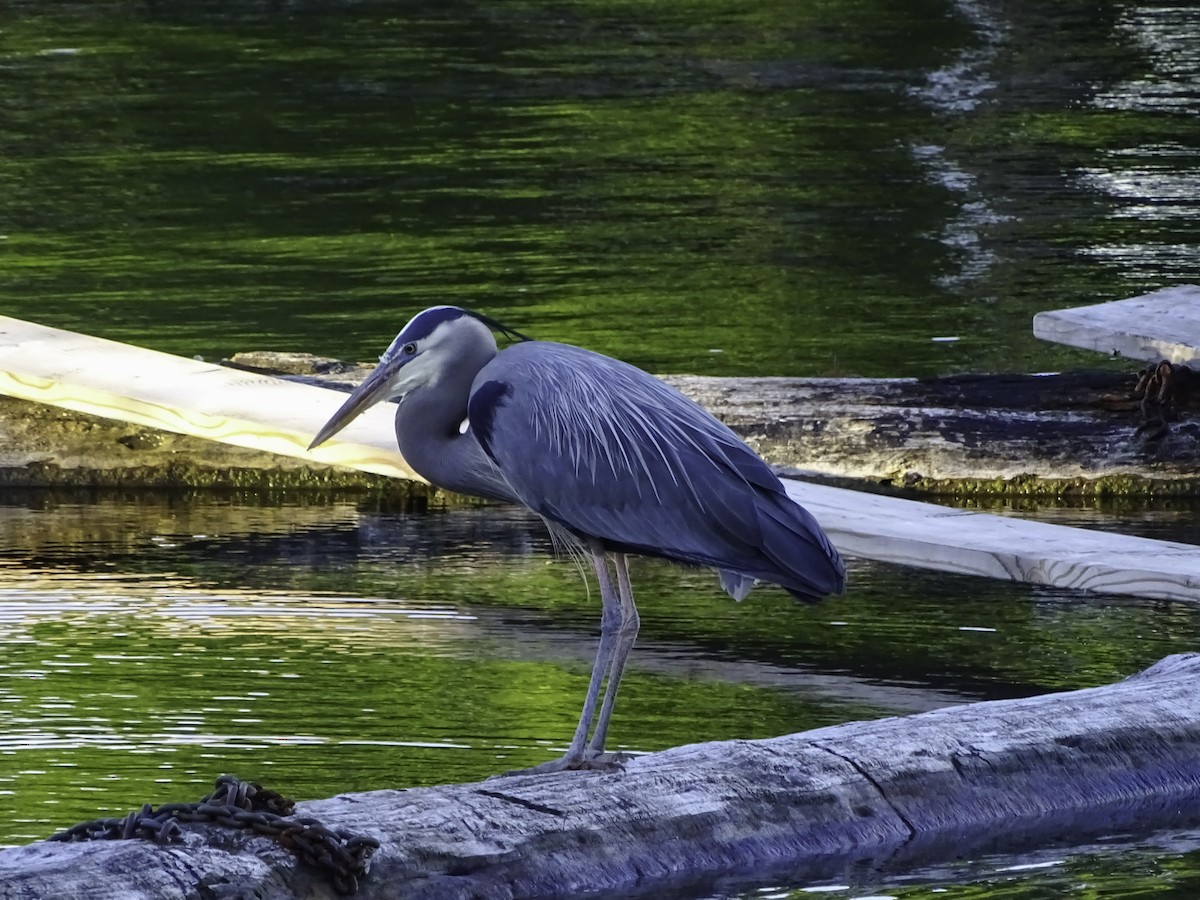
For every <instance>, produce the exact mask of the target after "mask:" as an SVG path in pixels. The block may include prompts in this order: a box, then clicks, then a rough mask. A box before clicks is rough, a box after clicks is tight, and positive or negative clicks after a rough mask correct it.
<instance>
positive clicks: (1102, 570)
mask: <svg viewBox="0 0 1200 900" xmlns="http://www.w3.org/2000/svg"><path fill="white" fill-rule="evenodd" d="M787 489H788V493H789V494H790V495H791V496H792V497H793V498H794V499H795V500H797V501H798V502H800V503H801V504H803V505H804V506H805V507H806V508H807V509H808V510H809V511H810V512H811V513H812V514H813V515H814V516H816V518H817V520H818V521H819V522H820V523H821V525H822V526H823V527H825V528H826V530H828V532H829V536H830V538H832V539H833V542H834V543H835V544H836V545H837V547H838V549H840V550H842V551H844V552H845V553H846V554H848V555H850V556H861V557H865V558H867V559H877V560H881V561H884V562H894V563H901V564H904V565H912V566H918V567H920V568H927V569H937V570H940V571H944V572H963V573H967V574H972V575H985V576H987V577H990V578H1001V579H1011V580H1013V581H1026V582H1031V583H1033V584H1045V585H1052V586H1055V587H1064V588H1079V589H1085V590H1093V591H1103V592H1106V593H1114V594H1130V595H1134V596H1139V597H1152V598H1157V599H1163V600H1186V601H1191V602H1196V601H1200V547H1197V546H1196V545H1194V544H1182V543H1177V542H1174V541H1159V540H1153V539H1151V538H1141V537H1133V536H1131V535H1124V534H1115V533H1113V532H1106V531H1093V530H1090V529H1085V528H1071V527H1067V526H1064V525H1052V524H1049V523H1047V522H1030V521H1028V520H1025V519H1018V518H1011V517H1008V516H997V515H991V514H989V513H980V512H972V511H970V510H961V509H950V508H946V507H942V506H935V505H933V504H930V503H918V502H916V501H913V500H903V499H900V498H897V497H884V496H878V495H871V494H863V493H860V492H856V491H846V490H843V489H839V488H831V487H826V486H824V485H818V484H809V483H805V482H796V481H788V482H787Z"/></svg>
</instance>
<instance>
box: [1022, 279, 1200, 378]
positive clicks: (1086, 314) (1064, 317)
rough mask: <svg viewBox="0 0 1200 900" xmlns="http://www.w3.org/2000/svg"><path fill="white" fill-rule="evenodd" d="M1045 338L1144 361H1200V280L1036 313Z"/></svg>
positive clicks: (1036, 333)
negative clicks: (1084, 304) (1091, 304)
mask: <svg viewBox="0 0 1200 900" xmlns="http://www.w3.org/2000/svg"><path fill="white" fill-rule="evenodd" d="M1033 334H1034V336H1035V337H1039V338H1041V339H1042V340H1044V341H1053V342H1055V343H1058V344H1069V345H1070V346H1072V347H1082V348H1084V349H1085V350H1099V351H1100V352H1101V353H1107V354H1109V355H1111V356H1123V357H1126V358H1127V359H1138V360H1143V361H1145V362H1158V361H1159V360H1163V359H1166V360H1170V361H1171V362H1173V363H1184V364H1191V363H1196V362H1198V361H1200V285H1195V284H1180V285H1175V286H1174V287H1168V288H1163V289H1161V290H1158V291H1153V292H1151V293H1149V294H1142V295H1141V296H1140V297H1130V298H1129V299H1128V300H1116V301H1113V302H1110V303H1097V304H1095V305H1093V306H1077V307H1074V308H1073V309H1055V310H1051V311H1049V312H1041V313H1038V314H1037V315H1036V316H1034V317H1033Z"/></svg>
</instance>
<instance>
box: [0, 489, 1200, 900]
mask: <svg viewBox="0 0 1200 900" xmlns="http://www.w3.org/2000/svg"><path fill="white" fill-rule="evenodd" d="M1196 512H1197V510H1196V509H1195V507H1194V506H1183V507H1179V506H1174V507H1171V506H1168V507H1164V508H1162V509H1158V510H1139V511H1136V512H1132V511H1129V510H1121V509H1076V510H1070V509H1056V510H1055V509H1052V510H1045V511H1042V512H1041V513H1037V512H1036V511H1031V510H1025V511H1024V512H1023V514H1025V515H1030V514H1039V515H1043V516H1045V517H1048V518H1051V519H1055V520H1058V521H1065V522H1072V523H1077V524H1093V525H1095V524H1103V525H1106V526H1108V527H1119V528H1121V529H1123V530H1141V531H1145V532H1148V533H1161V532H1169V533H1171V534H1175V535H1177V536H1180V537H1183V538H1185V539H1197V538H1198V537H1200V535H1197V534H1196V533H1195V526H1194V524H1190V523H1194V522H1195V521H1196ZM550 550H551V548H550V547H549V545H548V541H547V538H546V536H545V534H544V530H543V528H542V526H541V524H540V522H538V521H536V520H534V519H533V518H532V517H530V516H528V515H525V514H523V513H520V512H518V511H515V510H508V509H498V508H488V509H481V508H461V509H449V510H437V511H430V512H404V511H400V510H388V509H381V508H378V506H377V505H373V504H371V503H368V502H366V501H363V500H361V499H359V500H355V499H354V498H353V497H338V496H333V497H312V496H307V497H305V496H297V497H275V498H270V499H269V500H268V499H263V498H257V499H256V498H250V497H236V496H231V497H224V498H221V497H217V496H214V495H211V494H200V495H194V496H174V497H172V496H168V495H161V494H160V495H145V494H141V495H134V496H119V495H99V496H97V495H69V494H68V495H64V494H53V493H47V492H27V493H13V492H9V493H8V494H6V495H5V496H4V497H3V498H0V557H2V559H3V564H2V566H0V844H3V843H22V842H26V841H29V840H33V839H36V838H38V837H42V836H45V835H47V834H49V833H50V832H52V831H54V830H55V829H58V828H61V827H65V826H68V825H71V824H74V823H75V822H77V821H82V820H84V819H89V818H93V817H95V816H98V815H118V814H122V813H124V812H126V811H128V810H129V809H131V808H135V807H137V806H139V805H140V804H141V803H142V802H166V801H169V800H184V799H195V798H197V797H199V796H200V795H201V794H203V793H205V792H206V790H207V788H208V786H209V784H210V783H211V781H212V779H213V778H214V777H215V776H216V775H217V774H220V773H222V772H227V771H230V772H236V773H238V774H240V775H241V776H242V777H247V778H253V779H256V780H259V781H262V782H263V783H266V784H268V785H269V786H274V787H276V788H277V789H280V790H284V791H285V792H287V793H291V794H293V795H295V796H298V797H301V798H303V797H320V796H327V795H331V794H333V793H337V792H340V791H346V790H367V789H373V788H381V787H389V786H410V785H422V784H436V783H442V782H447V781H463V780H473V779H479V778H482V777H485V776H487V775H489V774H493V773H495V772H496V771H499V770H506V769H509V768H513V767H517V766H523V765H530V764H533V763H536V762H539V761H541V760H544V759H547V758H551V757H552V756H554V755H556V754H557V753H558V752H560V751H561V750H562V749H563V748H564V746H565V742H566V740H567V738H568V737H569V736H570V734H571V732H572V730H573V727H574V722H575V719H576V717H577V715H578V707H579V703H580V702H581V699H582V695H583V692H584V689H585V686H586V681H587V675H588V672H589V667H590V661H591V656H592V654H593V652H594V640H595V638H594V635H595V631H596V628H597V624H598V610H597V605H598V604H597V600H596V598H595V596H594V595H592V596H591V597H589V596H588V595H587V593H586V592H585V590H584V588H583V585H582V583H581V579H580V576H579V573H578V571H577V569H576V568H575V566H574V565H573V564H572V563H571V562H570V561H569V560H555V559H553V558H552V557H551V554H550ZM634 579H635V584H636V585H637V588H638V597H639V605H640V607H641V609H642V615H643V628H642V634H641V636H640V638H639V644H638V647H637V648H636V650H635V653H634V656H633V660H632V662H631V667H630V671H629V672H628V674H627V676H626V680H625V681H624V682H623V685H622V697H621V702H620V703H619V704H618V707H617V711H616V714H615V717H614V722H613V731H612V738H613V739H612V741H611V742H610V744H613V745H616V746H619V747H620V748H623V749H626V750H629V751H633V752H649V751H654V750H659V749H663V748H666V747H670V746H674V745H677V744H683V743H688V742H693V741H703V740H718V739H723V738H735V737H743V738H753V737H767V736H772V735H776V734H783V733H788V732H793V731H797V730H801V729H807V728H814V727H818V726H823V725H830V724H835V723H839V722H843V721H848V720H852V719H864V718H873V717H879V716H885V715H897V714H906V713H912V712H919V711H922V710H927V709H932V708H936V707H941V706H946V705H950V704H954V703H961V702H968V701H973V700H982V699H994V698H1004V697H1016V696H1025V695H1030V694H1036V693H1041V692H1045V691H1049V690H1059V689H1070V688H1078V687H1085V686H1091V685H1095V684H1101V683H1104V682H1108V681H1112V680H1114V679H1117V678H1120V677H1122V676H1124V675H1126V674H1129V673H1131V672H1134V671H1137V670H1139V669H1141V668H1143V667H1145V666H1147V665H1149V664H1150V663H1152V662H1154V661H1155V660H1157V659H1159V658H1161V657H1162V656H1164V655H1166V654H1168V653H1173V652H1183V651H1188V650H1193V649H1194V648H1195V647H1196V646H1197V642H1198V638H1200V610H1197V609H1196V608H1194V607H1192V606H1190V605H1185V604H1171V603H1160V602H1153V601H1144V600H1136V599H1123V598H1115V597H1106V596H1099V595H1081V594H1077V593H1073V592H1070V591H1065V590H1055V589H1048V588H1040V587H1032V586H1028V585H1013V584H1007V583H1000V582H996V581H992V580H988V579H979V578H971V577H967V576H949V575H939V574H937V573H932V572H920V571H905V570H901V569H898V568H896V567H893V566H888V565H883V564H877V563H869V562H863V561H858V560H852V561H851V589H850V591H849V593H848V594H847V596H845V597H842V598H839V599H837V600H834V601H830V602H827V603H824V604H821V605H818V606H814V607H804V606H798V605H796V604H795V603H794V602H793V601H791V600H790V599H789V598H788V597H787V596H786V595H785V594H783V593H782V592H781V591H778V590H774V589H760V590H759V591H756V592H755V594H754V595H752V597H751V598H750V599H749V600H747V601H746V602H744V603H742V604H735V603H733V602H731V601H729V600H728V599H727V598H726V597H725V596H724V595H723V594H721V593H720V592H719V591H718V589H717V585H716V579H715V578H714V577H713V576H711V574H709V573H707V572H700V571H692V570H684V569H680V568H678V567H674V566H670V565H667V564H663V563H657V562H652V561H641V562H639V564H638V565H637V566H636V568H635V570H634ZM1167 837H1170V838H1171V842H1169V843H1167V844H1164V843H1163V840H1164V839H1165V838H1167ZM1139 842H1140V843H1139ZM1196 846H1200V833H1196V834H1194V835H1193V834H1191V833H1184V834H1174V835H1164V836H1158V837H1157V838H1156V839H1155V840H1154V841H1151V840H1149V839H1148V836H1141V835H1133V836H1126V837H1124V838H1122V839H1121V840H1120V841H1118V842H1115V843H1114V842H1109V843H1107V844H1103V845H1098V846H1089V847H1085V848H1075V849H1072V848H1059V850H1057V851H1055V852H1053V853H1049V854H1048V855H1047V853H1042V854H1040V855H1035V856H1033V857H1027V856H1016V857H1014V856H1001V857H985V858H982V859H972V860H970V861H963V862H960V863H958V864H957V865H956V866H954V867H943V868H940V869H938V870H934V871H923V870H922V871H917V872H912V871H900V872H897V871H895V870H894V868H893V869H885V870H880V871H873V870H863V871H856V872H855V873H853V874H854V881H852V882H848V883H846V885H845V886H844V887H843V888H840V889H839V890H837V891H831V895H832V896H837V897H851V896H857V895H859V894H862V893H864V892H866V893H867V894H871V893H872V892H873V891H882V893H883V894H884V895H889V896H904V897H922V896H926V894H928V893H929V892H930V891H933V890H934V889H935V888H937V889H941V888H942V887H945V886H946V885H956V887H955V890H956V891H958V890H963V891H967V889H968V888H969V889H970V890H969V891H968V892H967V893H962V894H960V895H961V896H981V897H982V896H987V897H1038V896H1048V895H1049V894H1047V893H1046V892H1047V891H1051V890H1052V886H1053V885H1061V884H1068V883H1070V884H1073V883H1075V882H1078V881H1081V880H1089V879H1092V878H1099V879H1101V880H1102V881H1103V882H1104V883H1106V884H1109V885H1111V886H1113V887H1114V889H1115V888H1116V887H1117V886H1121V885H1131V886H1135V887H1136V886H1138V885H1142V886H1145V885H1148V884H1151V883H1157V879H1158V875H1153V877H1151V875H1150V874H1148V873H1149V872H1158V870H1159V869H1167V870H1169V871H1170V872H1172V873H1174V875H1173V877H1175V878H1177V879H1178V880H1180V881H1181V883H1184V884H1186V885H1190V886H1191V888H1192V889H1195V888H1197V887H1200V866H1198V865H1197V862H1198V861H1200V856H1198V855H1197V851H1196V849H1195V848H1196ZM1130 860H1136V861H1137V862H1136V864H1134V863H1133V862H1131V861H1130ZM1092 872H1100V873H1101V874H1096V875H1092V874H1088V875H1087V876H1086V878H1085V876H1084V874H1081V873H1092ZM1104 873H1107V874H1104ZM778 877H780V878H782V879H783V881H782V883H785V884H787V883H791V884H797V883H798V884H799V885H800V886H804V885H805V883H806V882H805V881H804V880H803V879H801V880H800V881H799V882H794V881H793V882H789V881H788V879H787V876H786V873H783V874H781V875H779V876H778ZM797 877H799V876H797ZM839 883H841V882H839ZM809 886H810V887H811V886H812V885H809ZM760 887H761V885H755V886H748V885H747V884H746V883H745V882H744V881H734V882H730V883H728V884H724V885H714V886H712V888H711V890H708V891H705V892H701V894H700V895H701V896H708V897H742V896H747V897H749V896H761V895H762V894H761V893H760V892H759V888H760ZM1057 889H1058V888H1053V890H1057ZM856 891H857V892H858V893H857V894H856V893H855V892H856ZM786 893H787V891H786V889H783V888H781V889H780V893H777V894H774V896H783V895H786ZM680 896H697V894H696V893H695V892H691V893H687V894H680ZM804 896H807V894H805V895H804ZM1181 896H1183V895H1181Z"/></svg>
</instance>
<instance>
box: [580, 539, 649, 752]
mask: <svg viewBox="0 0 1200 900" xmlns="http://www.w3.org/2000/svg"><path fill="white" fill-rule="evenodd" d="M613 563H614V565H615V568H616V570H617V585H618V587H619V589H620V602H621V607H620V612H621V623H620V625H619V627H618V629H617V645H616V647H614V648H613V657H612V662H611V664H610V665H609V670H608V685H607V686H606V687H605V688H604V703H603V704H601V706H600V717H599V718H598V719H597V720H596V730H595V732H593V734H592V740H591V741H590V742H589V743H588V751H589V753H603V752H604V741H605V738H606V737H607V736H608V720H609V717H610V716H612V711H613V706H614V705H615V704H616V702H617V689H618V688H620V686H621V675H622V673H624V671H625V662H626V660H628V659H629V651H631V650H632V649H633V642H634V641H635V640H637V633H638V628H639V627H641V617H639V616H638V611H637V604H635V603H634V602H633V587H632V585H631V584H630V582H629V558H628V557H627V556H626V555H625V554H624V553H614V554H613Z"/></svg>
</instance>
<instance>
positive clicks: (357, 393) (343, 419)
mask: <svg viewBox="0 0 1200 900" xmlns="http://www.w3.org/2000/svg"><path fill="white" fill-rule="evenodd" d="M398 368H400V363H399V362H398V361H397V360H395V359H385V360H383V361H382V362H380V363H379V365H378V366H376V367H375V369H374V371H373V372H371V374H370V375H368V376H367V377H366V378H365V379H363V383H362V384H360V385H359V386H358V387H356V388H355V389H354V391H353V392H352V393H351V394H350V396H349V397H347V398H346V402H345V403H343V404H342V405H341V407H340V408H339V409H338V411H337V412H335V413H334V414H333V415H332V416H331V417H330V419H329V421H328V422H326V423H325V424H324V425H322V426H321V430H320V431H318V432H317V436H316V437H315V438H313V440H312V443H311V444H309V445H308V449H309V450H312V449H313V448H314V447H319V446H321V444H323V443H325V442H326V441H327V440H329V439H330V438H331V437H333V436H334V435H335V434H337V433H338V432H339V431H341V430H342V429H343V428H345V427H346V426H347V425H349V424H350V423H351V422H353V421H354V419H355V418H356V417H357V416H358V415H359V414H360V413H362V412H363V410H365V409H367V408H368V407H370V406H373V405H375V404H376V403H378V402H379V401H380V400H382V399H384V397H385V396H386V395H387V392H388V387H389V385H390V384H391V380H392V376H393V375H395V374H396V370H397V369H398Z"/></svg>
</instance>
